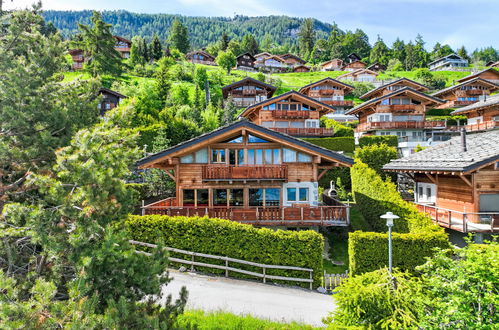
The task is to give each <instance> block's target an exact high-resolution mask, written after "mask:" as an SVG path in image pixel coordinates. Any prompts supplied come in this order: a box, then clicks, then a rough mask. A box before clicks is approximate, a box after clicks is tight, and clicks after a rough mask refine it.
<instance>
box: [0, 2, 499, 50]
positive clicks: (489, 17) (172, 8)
mask: <svg viewBox="0 0 499 330" xmlns="http://www.w3.org/2000/svg"><path fill="white" fill-rule="evenodd" d="M0 1H1V0H0ZM33 2H34V0H13V1H12V2H11V0H4V8H6V9H12V8H24V7H26V6H29V5H30V4H31V3H33ZM42 3H43V9H46V10H47V9H54V10H82V9H95V10H118V9H123V10H127V11H131V12H139V13H165V14H181V15H186V16H229V17H232V16H234V15H235V14H237V15H246V16H266V15H287V16H293V17H313V18H316V19H318V20H321V21H323V22H326V23H333V22H336V23H337V24H338V26H339V27H340V28H341V29H343V30H355V29H357V28H360V29H362V30H364V32H366V33H367V35H368V36H369V40H370V41H371V44H373V43H374V42H375V41H376V38H377V35H380V36H381V37H382V38H383V39H384V41H385V42H386V43H387V44H388V45H391V43H392V42H393V41H394V40H395V39H396V38H397V37H400V38H401V39H403V40H405V41H409V40H414V39H415V38H416V36H417V34H418V33H420V34H421V35H422V36H423V39H424V40H425V41H426V48H428V49H431V48H432V47H433V45H434V44H435V43H436V42H440V43H442V44H449V45H450V46H451V47H453V48H458V47H460V46H462V45H464V46H466V48H467V49H468V50H469V51H471V50H474V49H475V48H483V47H487V46H493V47H495V48H499V45H498V44H499V1H498V0H350V1H347V0H314V1H305V0H141V1H137V0H80V1H69V0H44V1H42Z"/></svg>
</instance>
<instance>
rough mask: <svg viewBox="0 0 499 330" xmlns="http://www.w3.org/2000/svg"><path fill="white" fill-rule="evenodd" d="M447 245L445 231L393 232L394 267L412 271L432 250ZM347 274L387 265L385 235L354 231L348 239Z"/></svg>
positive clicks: (364, 271)
mask: <svg viewBox="0 0 499 330" xmlns="http://www.w3.org/2000/svg"><path fill="white" fill-rule="evenodd" d="M449 247H450V244H449V240H448V239H447V234H445V233H444V232H427V233H418V234H410V233H409V234H401V233H393V250H392V251H393V267H398V268H400V270H402V271H409V272H414V268H415V267H416V266H419V265H422V264H424V263H425V262H426V259H425V258H427V257H431V256H433V254H434V253H435V251H434V249H435V248H437V249H447V248H449ZM348 256H349V273H350V274H351V275H359V274H363V273H366V272H371V271H374V270H377V269H379V268H382V267H386V266H388V234H386V233H373V232H362V231H356V232H353V233H350V235H349V238H348Z"/></svg>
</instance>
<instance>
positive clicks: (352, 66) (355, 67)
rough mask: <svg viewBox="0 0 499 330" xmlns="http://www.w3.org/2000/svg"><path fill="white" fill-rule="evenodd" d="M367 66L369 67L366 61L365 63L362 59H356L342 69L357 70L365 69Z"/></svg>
mask: <svg viewBox="0 0 499 330" xmlns="http://www.w3.org/2000/svg"><path fill="white" fill-rule="evenodd" d="M366 67H367V64H366V63H364V62H362V61H355V62H350V63H347V64H345V65H344V66H343V68H342V69H341V70H342V71H356V70H360V69H365V68H366ZM371 71H372V70H371Z"/></svg>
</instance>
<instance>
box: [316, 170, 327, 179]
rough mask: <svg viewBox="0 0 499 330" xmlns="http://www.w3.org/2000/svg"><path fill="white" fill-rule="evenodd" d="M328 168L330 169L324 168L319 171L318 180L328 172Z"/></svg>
mask: <svg viewBox="0 0 499 330" xmlns="http://www.w3.org/2000/svg"><path fill="white" fill-rule="evenodd" d="M328 170H329V169H324V170H322V172H321V173H319V176H318V177H317V181H319V180H320V179H321V178H322V177H323V176H324V174H326V172H327V171H328Z"/></svg>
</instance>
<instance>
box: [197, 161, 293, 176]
mask: <svg viewBox="0 0 499 330" xmlns="http://www.w3.org/2000/svg"><path fill="white" fill-rule="evenodd" d="M202 177H203V180H221V179H222V180H234V179H242V180H251V179H254V180H264V179H278V180H285V179H287V178H288V166H287V165H262V166H259V165H242V166H237V165H217V164H209V165H204V166H203V170H202Z"/></svg>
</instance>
